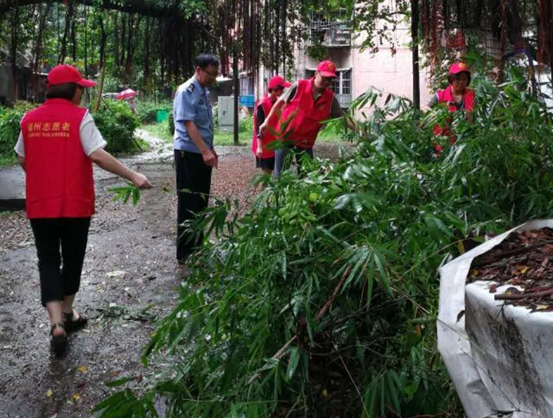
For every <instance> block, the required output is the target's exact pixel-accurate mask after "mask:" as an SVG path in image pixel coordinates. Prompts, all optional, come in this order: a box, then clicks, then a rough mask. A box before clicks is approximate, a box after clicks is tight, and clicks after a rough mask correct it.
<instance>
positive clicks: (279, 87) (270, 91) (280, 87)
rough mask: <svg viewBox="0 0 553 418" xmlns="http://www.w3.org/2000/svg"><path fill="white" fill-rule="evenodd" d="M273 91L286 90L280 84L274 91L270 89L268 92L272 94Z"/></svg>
mask: <svg viewBox="0 0 553 418" xmlns="http://www.w3.org/2000/svg"><path fill="white" fill-rule="evenodd" d="M273 90H284V86H283V85H281V84H279V85H278V86H275V87H273V88H272V89H268V90H267V91H268V92H269V93H272V92H273Z"/></svg>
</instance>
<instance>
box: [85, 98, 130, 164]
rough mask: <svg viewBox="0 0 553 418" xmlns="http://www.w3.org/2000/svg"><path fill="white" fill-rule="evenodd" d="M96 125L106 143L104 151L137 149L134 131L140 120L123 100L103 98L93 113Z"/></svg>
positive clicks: (115, 151)
mask: <svg viewBox="0 0 553 418" xmlns="http://www.w3.org/2000/svg"><path fill="white" fill-rule="evenodd" d="M94 121H95V122H96V126H97V127H98V129H99V130H100V132H101V133H102V136H103V137H104V139H105V140H106V142H107V143H108V144H107V146H106V151H108V152H113V153H121V152H131V151H136V150H137V145H136V142H135V139H134V131H135V129H136V128H138V127H139V126H140V120H139V119H138V117H137V116H136V115H135V114H134V113H133V112H132V111H131V109H130V107H129V105H128V104H127V103H126V102H125V101H123V100H105V101H104V102H103V103H102V106H101V107H100V109H99V110H98V112H96V114H95V115H94Z"/></svg>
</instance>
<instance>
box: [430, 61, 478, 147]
mask: <svg viewBox="0 0 553 418" xmlns="http://www.w3.org/2000/svg"><path fill="white" fill-rule="evenodd" d="M447 81H448V82H449V86H448V87H447V88H445V89H444V90H439V91H438V92H437V93H436V94H435V95H434V96H433V97H432V99H431V100H430V103H429V104H428V106H429V107H434V106H436V105H437V104H439V103H445V104H446V105H447V108H448V109H449V111H450V112H456V111H458V110H464V111H467V112H472V111H473V110H474V90H472V89H469V88H468V85H469V84H470V68H469V67H468V65H467V64H465V63H464V62H456V63H454V64H453V65H452V66H451V67H450V68H449V73H448V76H447ZM434 134H435V135H443V136H447V137H449V141H450V143H452V144H453V143H455V137H454V136H453V133H452V132H451V131H450V130H449V128H448V127H447V126H440V125H436V126H435V127H434ZM441 151H442V146H441V145H436V152H437V155H438V156H439V155H440V152H441Z"/></svg>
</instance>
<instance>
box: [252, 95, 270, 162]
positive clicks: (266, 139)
mask: <svg viewBox="0 0 553 418" xmlns="http://www.w3.org/2000/svg"><path fill="white" fill-rule="evenodd" d="M273 105H274V102H273V101H272V100H271V98H270V97H269V96H265V97H264V98H263V99H260V100H259V101H258V102H257V103H256V105H255V108H254V111H253V138H252V151H253V155H256V153H257V147H258V141H262V146H263V151H262V153H261V158H262V159H264V158H271V157H274V156H275V151H274V150H270V149H267V145H269V144H270V143H271V142H273V141H275V140H276V137H275V136H274V135H273V134H272V133H271V132H270V131H271V130H274V127H269V129H267V130H266V131H265V133H264V134H263V138H262V139H259V138H257V135H256V133H257V130H258V127H259V121H258V120H257V109H258V106H261V108H262V109H263V113H264V114H265V120H267V117H268V116H269V112H270V111H271V109H272V107H273Z"/></svg>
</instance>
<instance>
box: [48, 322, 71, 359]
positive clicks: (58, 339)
mask: <svg viewBox="0 0 553 418" xmlns="http://www.w3.org/2000/svg"><path fill="white" fill-rule="evenodd" d="M56 328H61V329H63V331H64V332H63V335H56V336H54V330H55V329H56ZM50 335H51V336H52V338H50V347H51V348H52V351H53V352H54V354H55V355H56V357H61V356H62V355H63V353H65V349H66V348H67V333H66V331H65V326H64V325H63V324H60V323H57V324H54V325H52V328H51V330H50Z"/></svg>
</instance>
